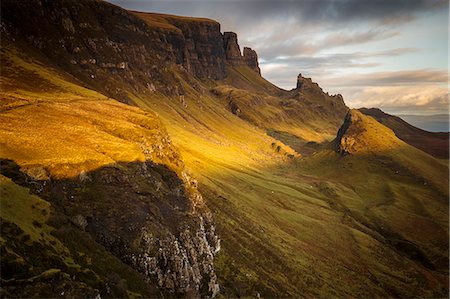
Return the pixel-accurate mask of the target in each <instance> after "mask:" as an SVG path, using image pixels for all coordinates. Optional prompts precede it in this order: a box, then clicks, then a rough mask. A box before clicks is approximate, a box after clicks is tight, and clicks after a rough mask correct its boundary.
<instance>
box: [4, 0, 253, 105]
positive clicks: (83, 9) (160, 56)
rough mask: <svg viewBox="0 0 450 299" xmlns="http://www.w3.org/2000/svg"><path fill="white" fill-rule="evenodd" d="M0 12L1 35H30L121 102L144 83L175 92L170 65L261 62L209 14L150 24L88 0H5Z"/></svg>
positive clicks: (221, 67) (199, 71)
mask: <svg viewBox="0 0 450 299" xmlns="http://www.w3.org/2000/svg"><path fill="white" fill-rule="evenodd" d="M29 7H33V8H34V9H33V13H30V9H29ZM1 12H2V16H1V19H2V24H1V28H0V29H1V30H2V37H3V38H4V39H6V40H9V39H11V40H21V41H23V42H26V43H29V44H30V45H32V46H33V47H34V48H35V49H36V50H37V51H40V52H41V53H42V54H44V56H47V57H49V58H51V61H52V63H54V64H55V65H56V66H58V67H60V68H62V69H63V70H64V71H67V72H68V73H70V74H71V75H73V76H75V77H76V78H77V79H78V80H81V81H82V82H83V83H84V84H85V85H86V86H88V87H90V88H92V89H94V90H99V91H101V92H103V93H104V94H107V95H108V96H111V97H113V98H115V99H119V100H121V101H122V102H124V103H132V98H130V97H129V95H128V94H129V93H137V94H147V93H151V92H152V91H149V89H148V86H149V85H153V86H155V89H156V90H157V92H159V93H163V94H165V95H170V96H178V95H177V94H176V92H175V89H174V88H172V87H171V86H173V85H176V82H177V79H176V78H175V77H174V75H173V72H172V71H171V68H173V67H174V66H177V67H178V68H179V69H182V70H183V71H187V72H188V73H189V74H191V75H194V76H195V77H197V78H209V79H214V80H220V79H224V78H225V77H226V76H227V65H231V66H237V65H249V66H250V67H251V68H252V69H254V70H255V71H258V69H259V68H258V63H257V55H256V53H254V51H250V50H244V56H242V54H241V51H240V48H239V45H238V43H237V35H236V33H233V32H225V33H224V34H223V35H222V33H221V32H220V24H219V23H217V22H215V21H213V20H208V19H195V18H183V17H173V16H168V15H158V17H159V18H164V20H165V21H164V22H166V23H164V25H162V26H155V25H154V24H155V23H154V20H153V19H151V18H152V16H151V14H145V13H131V12H128V11H127V10H124V9H122V8H120V7H118V6H115V5H112V4H109V3H107V2H103V1H89V0H80V1H77V2H76V5H74V3H73V1H70V0H61V1H40V0H28V1H14V0H5V1H2V2H1ZM149 15H150V16H149ZM148 18H150V20H149V19H148ZM23 20H27V22H23ZM59 28H60V29H61V30H59Z"/></svg>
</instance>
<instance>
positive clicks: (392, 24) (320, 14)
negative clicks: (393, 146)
mask: <svg viewBox="0 0 450 299" xmlns="http://www.w3.org/2000/svg"><path fill="white" fill-rule="evenodd" d="M110 2H111V3H112V4H115V5H118V6H121V7H123V8H125V9H131V10H137V11H143V12H155V13H167V14H175V15H183V16H193V17H205V18H210V19H214V20H216V21H218V22H219V23H220V24H221V31H222V32H225V31H233V32H236V33H237V34H238V39H239V43H240V45H241V47H242V48H243V47H251V48H252V49H254V50H255V51H256V52H257V54H258V57H259V63H260V67H261V72H262V75H263V76H264V77H265V78H266V79H267V80H269V81H271V82H272V83H274V84H275V85H277V86H279V87H281V88H284V89H287V90H289V89H291V88H294V87H295V82H296V77H297V75H298V74H299V73H302V75H304V76H305V77H311V78H312V80H313V81H314V82H317V83H318V84H319V85H320V86H322V87H323V88H324V90H325V91H327V92H329V93H331V94H338V93H339V94H342V95H343V97H344V100H345V102H346V104H347V105H348V106H349V107H351V108H361V107H378V108H380V109H382V110H383V111H386V112H387V113H391V114H395V115H399V114H417V115H430V116H431V115H434V114H442V113H445V114H449V99H448V95H449V94H448V88H447V84H448V57H447V53H448V44H447V39H448V38H447V37H448V2H446V1H443V0H440V1H431V0H429V1H419V0H417V1H374V2H360V1H353V0H352V1H332V0H321V1H308V0H305V1H295V2H294V1H271V0H248V1H243V2H238V1H233V0H220V1H219V0H217V1H208V2H206V1H203V0H187V1H177V0H169V1H153V0H151V1H142V0H111V1H110ZM430 32H432V34H430ZM241 51H242V49H241Z"/></svg>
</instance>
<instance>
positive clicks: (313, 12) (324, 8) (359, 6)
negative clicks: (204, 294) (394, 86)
mask: <svg viewBox="0 0 450 299" xmlns="http://www.w3.org/2000/svg"><path fill="white" fill-rule="evenodd" d="M110 2H112V3H114V4H117V5H119V6H122V7H124V8H128V9H134V10H141V11H156V12H168V13H177V14H181V15H191V16H204V17H212V18H217V19H222V18H227V15H228V16H229V17H231V18H234V17H235V16H239V17H241V18H240V20H241V22H243V23H246V20H250V21H254V20H255V19H257V20H261V18H286V17H287V18H289V17H292V16H293V17H295V18H297V19H300V20H302V21H303V22H321V23H323V22H348V21H353V20H391V21H394V20H396V21H398V20H399V18H400V20H401V19H403V20H407V19H408V17H410V16H412V15H414V14H415V13H417V12H426V11H430V10H436V9H440V8H443V7H446V6H447V7H448V1H445V0H371V1H363V0H318V1H313V0H303V1H298V0H247V1H245V0H244V1H240V0H239V1H238V0H212V1H211V0H207V1H206V0H182V1H181V0H164V1H161V0H159V1H153V0H111V1H110ZM230 13H232V15H230Z"/></svg>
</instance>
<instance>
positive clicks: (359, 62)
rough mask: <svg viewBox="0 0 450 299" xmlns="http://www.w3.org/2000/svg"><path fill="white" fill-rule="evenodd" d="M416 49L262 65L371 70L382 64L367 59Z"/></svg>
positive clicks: (276, 60) (294, 58) (301, 58)
mask: <svg viewBox="0 0 450 299" xmlns="http://www.w3.org/2000/svg"><path fill="white" fill-rule="evenodd" d="M417 51H418V49H416V48H396V49H390V50H384V51H376V52H353V53H334V54H326V55H316V56H310V55H301V56H287V57H276V58H273V59H269V60H263V61H262V62H261V63H260V64H261V66H262V67H263V68H265V65H268V64H270V65H274V64H286V65H287V64H289V65H290V66H291V68H294V67H295V66H299V68H298V69H301V70H302V71H305V70H306V71H308V72H309V71H311V70H318V69H322V70H324V71H327V72H330V70H332V69H343V68H370V67H375V66H379V65H380V62H366V60H367V59H371V58H374V57H383V56H385V57H395V56H400V55H404V54H408V53H414V52H417Z"/></svg>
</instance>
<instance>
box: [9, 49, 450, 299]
mask: <svg viewBox="0 0 450 299" xmlns="http://www.w3.org/2000/svg"><path fill="white" fill-rule="evenodd" d="M17 56H19V55H18V54H17V53H15V54H14V55H12V58H11V59H16V57H17ZM25 56H27V55H25ZM20 59H21V60H24V58H23V57H22V58H20ZM11 65H12V64H11ZM44 65H47V62H45V63H44ZM30 68H31V69H33V71H26V74H27V76H34V75H36V74H37V75H38V77H39V80H44V82H45V84H44V83H43V84H42V85H38V86H34V87H33V86H31V87H30V86H25V87H18V86H14V84H12V85H11V87H10V88H9V89H5V90H6V91H4V93H3V99H4V100H2V102H3V103H7V106H6V107H7V108H5V109H9V106H10V105H12V103H14V105H16V104H15V103H19V101H18V99H20V100H21V101H24V103H28V102H29V101H30V98H33V101H34V99H36V98H38V99H42V100H44V102H43V103H42V104H41V103H39V102H37V101H36V102H33V103H32V106H33V107H32V108H27V109H30V110H29V111H30V112H32V113H30V114H29V116H30V117H34V116H35V115H39V116H42V117H49V116H50V117H51V115H48V113H50V114H51V112H50V111H49V109H48V107H55V105H56V106H57V107H59V108H60V109H63V108H64V107H65V105H73V106H70V107H73V108H74V109H79V110H75V111H78V112H79V113H81V114H82V115H85V116H86V117H87V118H91V117H94V118H95V117H97V116H98V117H100V116H99V114H101V115H102V116H103V114H105V113H106V112H107V111H108V113H112V114H113V115H116V114H117V115H118V117H119V118H120V119H122V120H123V118H125V119H126V121H125V120H124V122H123V123H122V124H124V125H126V126H127V128H128V126H131V127H132V128H130V130H128V129H126V130H125V129H124V130H123V131H120V132H119V133H120V134H119V135H120V137H121V138H120V139H121V140H119V141H120V142H119V143H118V144H119V145H120V146H130V148H125V149H126V153H125V155H127V156H128V158H129V157H131V156H133V153H137V151H134V149H133V146H132V144H133V143H132V142H131V143H130V142H129V140H127V138H128V137H126V136H128V135H129V134H130V133H131V129H132V130H133V132H135V129H136V128H138V127H139V126H138V123H139V122H138V123H135V122H134V121H129V118H128V116H127V117H125V116H121V113H125V114H126V113H127V112H122V109H123V110H124V111H128V110H132V111H131V112H129V113H130V115H139V117H138V118H139V119H140V118H141V117H144V116H142V115H141V114H142V112H136V111H137V110H135V109H134V108H129V107H127V106H123V105H120V107H119V106H118V108H117V107H116V105H119V104H116V103H114V104H113V103H112V102H109V101H106V100H105V99H104V98H103V97H102V96H101V95H100V94H96V93H94V95H93V94H91V92H92V91H89V90H86V89H83V88H82V87H77V86H76V85H77V84H76V83H74V81H72V79H67V80H64V82H61V81H58V82H54V81H52V80H53V78H59V77H60V76H63V75H61V74H60V73H56V74H55V73H53V74H52V75H51V76H46V75H45V74H44V72H47V71H48V68H47V67H45V68H42V67H37V66H36V65H34V64H31V66H30V67H29V68H25V69H27V70H28V69H30ZM34 68H36V69H34ZM11 70H16V68H15V67H13V66H11ZM24 72H25V71H24ZM173 74H174V75H175V76H177V77H176V79H177V82H178V81H179V82H180V84H182V85H183V88H184V90H185V91H186V95H185V97H184V99H181V98H180V99H178V98H165V97H163V96H161V95H132V94H130V96H131V97H133V100H134V102H135V103H136V104H137V105H138V106H139V107H141V108H143V109H151V110H154V111H156V112H157V113H158V114H159V116H160V118H161V120H162V122H163V123H164V125H165V126H166V127H167V130H168V132H169V134H170V136H171V137H172V140H173V141H174V143H175V144H176V145H177V146H178V147H179V148H180V151H181V153H182V156H183V160H184V161H185V162H186V164H187V166H188V167H189V168H190V169H191V170H192V171H193V172H194V174H195V175H196V177H197V178H198V179H199V183H200V187H201V190H202V191H203V193H204V195H206V197H207V199H208V202H209V205H210V207H211V209H212V210H213V211H214V213H215V217H216V220H217V224H218V230H219V234H220V235H221V238H222V247H223V250H222V252H221V253H220V255H219V258H218V266H217V268H218V274H219V279H220V283H221V286H222V292H223V294H224V295H230V296H236V295H246V296H256V295H257V293H261V294H262V295H265V296H294V297H297V296H320V297H329V296H341V297H347V296H355V297H369V296H371V297H373V296H380V297H386V296H413V295H419V296H428V297H430V296H435V297H436V296H443V294H446V291H447V289H448V286H447V284H446V278H447V277H448V273H446V271H445V269H444V268H445V267H443V266H439V267H437V268H438V271H440V272H437V271H434V270H430V269H429V268H427V267H426V266H424V265H423V264H422V263H420V262H418V261H415V260H414V259H412V258H411V257H410V256H408V255H407V254H405V253H404V252H403V251H399V249H398V246H397V247H396V245H392V244H391V241H390V240H389V238H393V237H392V236H391V235H389V233H390V232H392V231H394V232H396V233H397V235H395V237H397V239H399V236H398V235H400V237H401V238H400V239H402V240H403V239H407V240H411V241H413V242H415V243H417V244H418V246H419V247H420V248H421V251H423V252H424V254H425V255H426V256H427V257H428V259H429V260H431V262H432V263H434V264H438V265H442V263H445V258H443V256H445V255H446V250H447V251H448V247H446V245H445V244H446V243H445V242H444V241H445V238H446V236H447V235H448V232H447V230H446V227H447V223H448V220H447V219H446V216H448V214H447V213H446V212H445V211H447V210H448V203H447V202H446V201H445V197H443V195H442V190H441V191H439V190H435V189H434V188H430V187H429V186H424V185H423V184H422V185H417V182H418V180H419V178H417V176H419V175H417V176H416V175H413V176H411V175H410V173H405V174H404V175H398V174H396V173H395V172H392V171H391V170H390V169H391V168H390V167H389V165H383V164H382V163H388V162H389V163H391V160H392V159H391V160H389V161H387V162H386V160H385V159H379V158H378V157H376V158H374V157H364V156H356V157H346V158H340V157H339V155H337V154H335V153H334V152H332V151H323V152H321V153H319V154H316V155H314V156H313V157H312V158H308V159H297V158H292V156H290V155H293V154H294V152H293V151H292V149H291V148H289V147H288V146H285V145H283V144H282V143H281V142H280V141H277V140H276V139H274V138H272V137H270V136H268V135H267V134H266V129H265V128H258V127H256V126H255V125H254V124H251V123H249V122H246V121H245V120H243V119H241V118H239V117H237V116H236V115H233V114H232V113H230V111H229V109H227V107H226V105H224V103H222V102H220V99H218V98H217V97H215V96H213V95H211V94H209V93H208V92H205V91H207V90H208V89H210V88H211V87H215V86H214V85H215V84H214V83H213V82H199V81H197V80H195V79H192V78H186V77H185V75H184V74H183V73H180V72H178V71H177V70H174V71H173ZM250 74H251V73H248V72H247V70H246V69H241V70H237V71H236V72H234V71H232V73H231V76H230V77H229V78H228V80H230V81H226V82H224V83H226V84H236V85H238V86H239V87H240V88H241V89H242V88H244V89H245V88H249V89H250V90H252V88H253V89H254V88H256V86H258V84H259V85H262V89H263V90H268V89H270V88H271V87H270V85H267V83H266V81H263V80H260V79H257V78H255V77H254V76H253V75H250ZM2 77H3V76H2ZM63 77H64V76H63ZM5 78H7V79H8V77H7V76H6V77H5ZM17 78H18V76H17V77H16V78H10V79H9V80H11V81H9V83H8V84H11V82H13V83H14V82H22V81H18V80H17ZM64 78H65V77H64ZM39 80H36V79H33V80H32V81H33V82H40V81H39ZM255 81H257V82H255ZM66 82H69V83H66ZM237 82H238V83H237ZM242 82H250V83H248V84H249V85H244V84H243V83H242ZM169 83H170V82H169ZM169 83H168V84H169ZM71 84H75V87H74V88H76V89H77V90H69V91H67V90H68V89H69V87H67V86H69V85H70V86H72V85H71ZM221 84H222V83H221ZM195 85H199V86H202V87H203V89H202V88H200V89H194V88H193V87H192V86H195ZM2 86H7V84H4V83H3V82H2ZM55 86H56V87H55ZM62 87H64V88H62ZM70 88H72V87H70ZM78 88H79V90H78ZM8 90H9V91H8ZM43 90H49V92H47V91H46V92H45V93H43V92H42V91H43ZM65 92H66V93H65ZM12 93H14V94H12ZM86 93H89V96H88V95H87V94H86ZM17 94H20V95H19V96H18V95H17ZM80 94H81V95H80ZM75 95H77V96H78V97H81V99H79V98H78V99H77V101H75V102H73V103H72V102H69V101H67V100H66V99H70V98H73V97H74V96H75ZM12 97H14V98H13V99H14V101H8V99H9V98H12ZM93 98H98V99H99V100H96V101H95V102H92V103H93V106H94V107H95V106H97V107H98V106H100V107H103V108H104V109H100V108H99V109H97V110H96V111H95V112H94V111H93V110H92V108H90V106H91V105H89V103H90V102H88V100H91V99H93ZM78 100H81V101H82V102H80V101H78ZM59 101H61V102H59ZM77 103H78V104H77ZM41 105H43V106H42V107H40V106H41ZM88 106H89V107H88ZM125 107H127V108H125ZM25 108H26V107H25ZM119 108H120V109H119ZM111 109H112V110H111ZM119 110H121V111H120V112H119ZM39 113H41V114H39ZM5 115H10V116H11V119H10V120H9V121H11V122H14V121H16V122H19V121H18V120H19V119H20V117H22V114H20V113H16V114H14V110H11V111H8V112H7V113H5ZM70 115H71V112H68V111H67V109H66V110H65V112H64V110H63V114H61V116H62V117H63V118H64V119H65V118H68V120H70V121H74V122H75V124H78V125H80V124H81V123H82V124H83V126H85V128H86V131H85V132H84V135H85V136H91V135H92V136H95V139H96V140H98V139H99V138H100V139H101V138H105V139H104V140H105V142H104V143H101V144H102V145H103V146H109V145H110V142H111V141H112V140H111V139H108V138H112V137H110V135H113V136H116V137H117V134H110V132H109V131H108V132H102V130H100V132H99V131H98V127H99V126H96V125H95V124H86V123H85V122H82V120H78V118H77V119H76V120H75V119H71V118H70ZM110 116H111V114H107V113H106V114H105V116H103V117H102V119H101V126H100V127H102V128H103V127H105V126H106V127H108V123H109V121H110ZM255 117H257V115H256V114H255ZM56 121H57V119H55V118H54V119H52V123H53V124H54V123H55V122H56ZM37 124H40V125H43V126H45V125H46V124H45V121H44V120H43V119H39V118H37ZM318 126H319V127H320V124H318ZM31 127H32V128H33V126H31ZM36 127H37V128H38V127H39V126H36ZM70 127H71V126H70ZM119 127H121V126H119ZM27 128H28V127H27ZM63 129H64V130H66V131H64V130H63V131H62V132H67V130H69V128H68V127H66V128H64V127H63ZM282 129H283V130H285V129H286V130H287V127H286V128H282ZM290 129H291V130H292V132H293V133H295V132H299V131H301V130H304V128H301V127H296V128H290ZM23 130H24V131H26V129H25V127H23ZM30 130H31V131H32V129H30ZM120 130H121V129H120ZM297 130H298V131H297ZM31 131H30V133H27V134H25V135H24V136H30V135H31ZM113 131H116V129H114V130H113ZM302 132H303V131H302ZM34 133H36V132H34ZM52 134H56V135H55V136H59V137H58V139H60V138H62V137H61V135H58V132H57V130H54V131H52ZM133 134H134V133H133ZM296 134H297V135H299V136H302V137H304V139H305V140H306V141H310V140H314V141H319V140H320V141H323V140H329V139H330V133H329V132H317V131H315V132H314V134H312V135H308V134H303V135H301V134H300V133H296ZM6 136H7V135H4V136H3V139H4V138H7V137H6ZM106 137H108V138H106ZM125 137H126V138H125ZM27 138H28V137H27ZM30 138H31V137H30ZM48 139H49V138H47V140H48ZM24 140H25V139H24ZM113 140H116V141H117V139H113ZM14 142H16V141H14ZM49 142H51V141H49ZM68 144H70V145H72V146H79V144H78V142H77V141H75V139H73V140H71V141H70V142H69V143H68ZM273 144H275V145H276V146H274V145H273ZM19 145H20V144H19ZM87 145H88V146H86V147H85V148H81V147H79V148H77V151H76V152H77V153H78V152H80V153H85V154H86V156H85V157H84V158H83V159H86V157H87V156H91V155H94V157H95V155H97V154H98V153H94V152H91V150H92V147H91V146H90V145H89V144H87ZM277 145H279V146H280V150H277ZM120 146H118V147H117V148H116V147H115V148H114V149H111V148H108V147H105V148H104V150H106V151H107V155H106V156H108V157H109V158H110V156H111V155H112V153H114V150H115V149H118V152H122V150H120ZM29 150H32V151H36V152H33V156H34V154H36V153H39V151H40V150H41V149H39V148H37V149H29ZM11 152H12V151H11ZM122 154H123V153H122ZM11 155H12V154H11ZM100 156H101V157H102V158H104V156H102V155H100ZM385 156H386V155H384V154H383V155H382V157H385ZM30 157H31V155H30V156H29V157H28V158H27V159H28V160H27V159H24V160H23V163H25V164H26V163H27V161H31V159H30ZM43 157H44V156H43ZM401 157H402V159H405V161H406V159H409V160H411V161H413V162H414V160H416V156H415V152H412V153H411V155H410V156H407V155H406V156H405V155H404V154H401ZM11 158H14V159H17V157H16V156H11ZM60 158H61V157H60ZM134 158H135V157H134ZM389 158H391V156H389ZM420 158H422V156H420V157H419V159H420ZM114 159H116V158H114ZM427 159H428V160H427V161H431V162H432V163H431V164H430V165H429V166H427V167H429V168H428V170H427V171H426V173H429V174H433V176H434V170H435V168H434V167H435V166H433V165H436V164H435V161H436V160H434V159H433V158H431V157H430V158H428V157H427ZM99 160H100V158H99ZM45 161H48V160H47V159H46V158H43V159H42V160H41V161H40V163H43V162H45ZM396 161H397V162H396V163H397V164H396V165H398V164H400V166H402V167H404V166H403V164H404V163H403V162H404V161H402V160H400V158H399V160H396ZM102 163H104V162H102ZM105 163H106V162H105ZM427 164H428V163H427ZM417 166H418V167H419V168H420V167H421V166H420V165H417ZM58 169H59V168H58ZM78 170H79V169H78ZM400 170H403V168H401V167H400ZM429 180H432V181H433V179H429ZM429 180H428V181H429ZM443 180H444V181H445V178H443ZM422 182H423V181H422ZM444 191H445V190H444ZM447 194H448V191H447ZM442 211H444V212H442ZM397 215H399V216H398V217H397ZM383 227H388V228H389V230H387V232H385V231H383V230H382V228H383ZM411 227H413V228H414V230H413V229H411ZM380 231H381V232H380ZM430 232H431V233H430ZM427 238H428V239H427Z"/></svg>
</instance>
